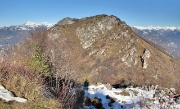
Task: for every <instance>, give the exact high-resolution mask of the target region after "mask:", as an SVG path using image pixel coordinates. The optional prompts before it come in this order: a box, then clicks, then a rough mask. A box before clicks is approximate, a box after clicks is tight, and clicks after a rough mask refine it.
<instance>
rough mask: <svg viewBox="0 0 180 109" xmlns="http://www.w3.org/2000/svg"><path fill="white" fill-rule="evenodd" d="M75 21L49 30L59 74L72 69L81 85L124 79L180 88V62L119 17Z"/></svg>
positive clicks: (125, 80) (53, 59) (50, 49)
mask: <svg viewBox="0 0 180 109" xmlns="http://www.w3.org/2000/svg"><path fill="white" fill-rule="evenodd" d="M71 21H72V20H70V23H69V21H67V22H66V23H63V24H62V25H61V24H60V25H55V26H54V27H52V28H51V29H49V30H48V37H49V39H48V40H49V42H50V43H52V44H51V45H49V48H48V49H47V51H46V52H47V54H49V56H50V58H51V61H52V62H53V63H55V64H54V66H58V65H59V66H61V67H59V68H60V69H59V71H65V69H66V68H67V66H68V69H69V70H70V71H72V72H75V74H76V75H78V76H79V78H78V79H79V81H81V82H83V81H84V80H85V79H87V80H88V81H89V82H94V83H95V82H102V83H110V84H118V83H121V81H122V80H123V81H124V83H125V84H129V83H132V84H136V85H142V84H159V85H161V86H165V87H175V86H176V87H179V86H178V85H179V75H178V72H180V69H179V68H178V65H179V62H178V61H177V60H174V59H173V58H171V57H169V56H168V55H166V54H164V53H163V52H161V51H159V50H158V49H156V48H155V47H154V46H152V45H151V44H149V43H148V42H146V41H144V40H143V39H141V38H140V37H139V36H137V35H136V34H135V33H134V32H133V31H132V30H131V28H130V27H129V26H128V25H126V23H125V22H123V21H121V20H120V19H119V18H117V17H115V16H107V15H98V16H93V17H87V18H83V19H79V20H76V21H72V22H71ZM60 22H61V21H60ZM62 60H65V61H62ZM124 83H123V84H124Z"/></svg>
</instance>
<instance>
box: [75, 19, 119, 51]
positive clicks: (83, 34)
mask: <svg viewBox="0 0 180 109" xmlns="http://www.w3.org/2000/svg"><path fill="white" fill-rule="evenodd" d="M118 22H119V20H118V19H117V18H116V17H109V16H105V18H104V19H102V20H101V21H99V22H98V23H91V24H89V25H87V26H83V27H78V28H77V30H76V34H77V36H78V37H79V38H80V41H81V44H82V47H83V48H84V49H87V48H89V47H91V46H92V44H93V43H94V42H95V41H96V40H97V39H98V38H99V37H98V35H99V34H106V32H107V31H109V30H111V29H112V27H114V26H115V25H117V24H118Z"/></svg>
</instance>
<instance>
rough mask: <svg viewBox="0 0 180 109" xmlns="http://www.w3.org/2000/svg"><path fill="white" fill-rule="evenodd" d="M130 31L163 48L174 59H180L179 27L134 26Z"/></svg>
mask: <svg viewBox="0 0 180 109" xmlns="http://www.w3.org/2000/svg"><path fill="white" fill-rule="evenodd" d="M132 30H133V31H134V32H135V33H136V34H138V35H139V36H141V37H142V38H144V39H146V40H148V41H151V42H153V43H155V44H157V45H160V46H161V47H163V48H165V49H166V50H167V52H168V53H169V54H171V55H172V56H174V57H180V27H159V26H157V27H155V26H148V27H142V26H134V27H132Z"/></svg>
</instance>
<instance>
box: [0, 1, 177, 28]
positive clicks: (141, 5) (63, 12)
mask: <svg viewBox="0 0 180 109" xmlns="http://www.w3.org/2000/svg"><path fill="white" fill-rule="evenodd" d="M98 14H108V15H115V16H117V17H118V18H120V19H121V20H123V21H125V22H126V23H127V24H128V25H132V26H149V25H153V26H180V0H1V1H0V27H2V26H9V25H19V24H23V23H25V22H27V21H33V22H49V23H56V22H58V21H59V20H61V19H63V18H64V17H73V18H83V17H88V16H94V15H98Z"/></svg>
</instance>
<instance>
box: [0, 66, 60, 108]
mask: <svg viewBox="0 0 180 109" xmlns="http://www.w3.org/2000/svg"><path fill="white" fill-rule="evenodd" d="M4 65H9V64H7V63H6V64H5V63H3V64H1V72H0V83H1V84H2V85H3V86H5V88H6V89H8V90H10V91H12V92H13V93H14V95H15V96H18V97H23V98H26V99H27V100H28V101H27V102H26V103H18V102H15V101H12V102H5V101H3V100H0V106H1V109H58V108H60V107H61V105H60V103H59V102H58V101H56V100H53V99H47V98H45V96H44V95H43V93H42V91H41V89H42V85H41V77H40V75H37V74H36V75H35V74H33V72H31V71H28V70H25V69H23V68H22V66H16V67H15V66H8V67H7V66H4Z"/></svg>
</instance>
